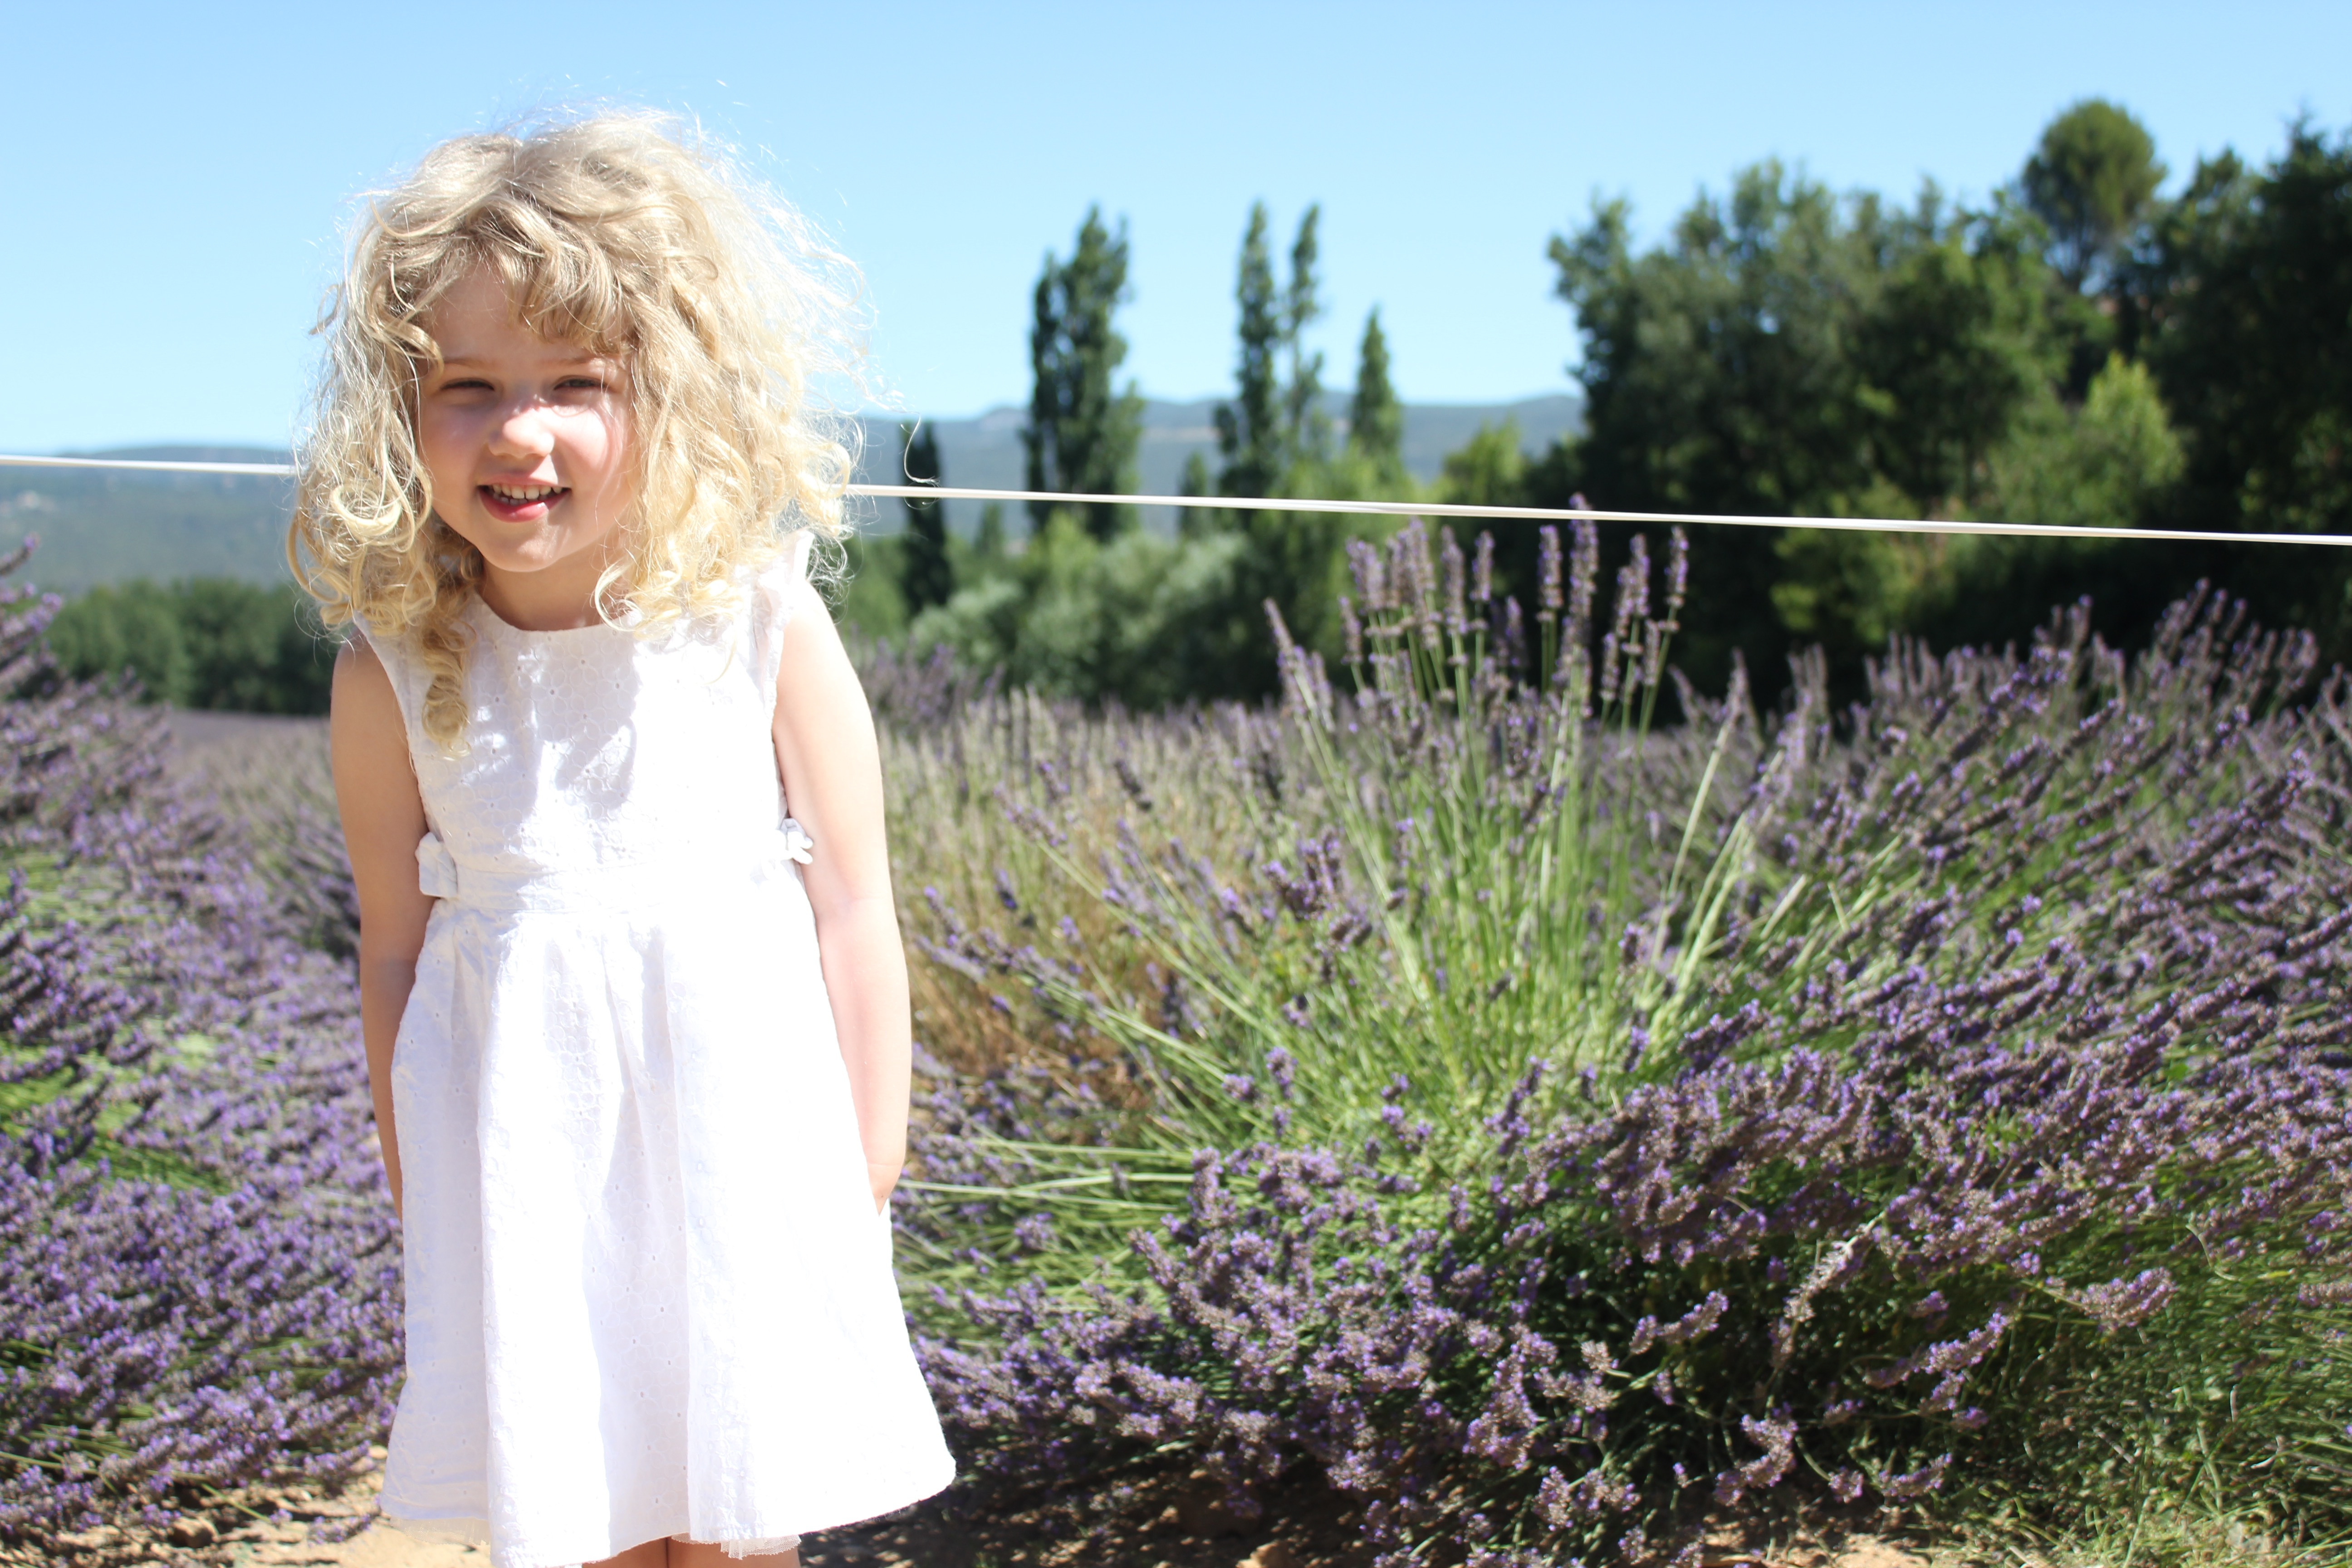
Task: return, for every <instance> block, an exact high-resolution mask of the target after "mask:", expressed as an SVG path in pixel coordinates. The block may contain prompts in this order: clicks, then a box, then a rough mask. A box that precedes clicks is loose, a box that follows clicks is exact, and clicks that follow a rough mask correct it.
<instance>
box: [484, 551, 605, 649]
mask: <svg viewBox="0 0 2352 1568" xmlns="http://www.w3.org/2000/svg"><path fill="white" fill-rule="evenodd" d="M608 564H610V563H609V562H608V561H607V560H606V559H605V552H603V551H601V550H583V551H581V552H578V553H577V554H573V555H567V556H565V557H563V558H562V560H560V561H556V562H553V563H550V564H549V565H546V566H543V567H541V568H540V569H539V570H538V571H536V572H509V571H502V570H500V569H499V567H496V566H491V565H488V564H485V565H484V567H483V568H482V576H481V581H480V582H479V583H478V584H477V586H476V591H477V592H478V593H479V594H480V595H482V603H483V604H484V605H487V606H488V609H489V611H490V613H491V614H492V615H494V616H498V617H499V619H500V620H502V621H504V622H506V624H507V625H509V626H512V627H514V628H515V629H516V630H517V631H525V632H565V631H572V630H575V629H577V628H579V627H581V626H595V625H597V624H598V623H599V622H601V621H602V620H603V619H604V617H603V616H600V615H598V614H597V613H596V579H597V578H598V577H600V576H602V575H603V574H604V568H605V567H606V566H607V565H608Z"/></svg>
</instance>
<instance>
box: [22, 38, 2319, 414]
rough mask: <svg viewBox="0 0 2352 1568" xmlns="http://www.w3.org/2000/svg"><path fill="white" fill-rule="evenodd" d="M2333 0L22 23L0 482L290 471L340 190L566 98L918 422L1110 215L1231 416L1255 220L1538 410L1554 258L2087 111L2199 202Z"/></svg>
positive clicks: (1346, 293) (1335, 343) (1144, 317)
mask: <svg viewBox="0 0 2352 1568" xmlns="http://www.w3.org/2000/svg"><path fill="white" fill-rule="evenodd" d="M2347 62H2352V5H2343V4H2342V3H2341V0H2336V3H2335V4H2327V5H2322V4H2263V3H2260V0H2242V3H2240V4H2237V5H2229V6H2222V5H2214V4H2211V3H2210V0H2207V3H2206V4H2202V5H2176V4H2163V3H2152V0H2140V3H2137V4H2125V5H2116V4H2080V5H2074V4H2063V3H2060V4H2053V3H2051V0H2037V3H2035V4H2030V5H2024V4H2009V3H2006V0H2002V3H1985V0H1979V3H1978V4H1974V5H1967V6H1959V5H1911V4H1897V5H1888V4H1885V3H1884V0H1882V3H1880V4H1875V5H1756V4H1753V3H1750V4H1741V5H1666V4H1652V5H1625V4H1622V3H1621V4H1616V5H1607V6H1599V5H1566V4H1553V5H1484V4H1476V3H1475V0H1453V3H1450V4H1445V5H1437V4H1426V5H1410V6H1408V5H1383V4H1374V3H1368V0H1355V3H1352V4H1342V5H1283V4H1279V3H1274V4H1268V3H1266V0H1256V3H1254V4H1241V5H1226V4H1219V3H1204V0H1193V3H1188V4H1183V5H1170V4H1161V5H1150V6H1144V5H1122V4H1116V3H1108V0H1093V3H1091V4H1080V5H1022V4H1013V3H1008V0H992V3H991V4H987V5H958V6H946V5H920V4H898V5H888V6H859V5H824V6H818V5H801V4H792V3H770V4H761V5H751V4H746V5H719V4H695V3H692V0H685V3H674V4H665V5H641V6H621V5H602V4H594V3H588V0H579V3H573V4H558V3H549V4H540V5H528V6H525V5H499V4H491V3H484V4H476V5H440V4H433V3H420V0H407V3H403V4H397V5H392V4H378V5H337V4H319V3H313V4H310V5H301V6H299V7H298V6H284V7H279V6H263V5H225V6H224V5H202V6H199V5H187V4H180V5H171V6H163V5H100V4H84V5H59V4H56V3H54V0H43V3H41V4H38V5H34V4H27V3H26V0H0V84H5V86H0V144H5V147H6V149H7V153H6V156H5V159H0V215H5V217H0V345H5V347H0V355H5V366H6V370H7V374H5V377H0V450H16V451H39V450H51V449H56V448H59V447H97V446H107V445H114V444H120V443H129V442H141V441H154V440H167V439H195V440H223V441H251V442H265V443H267V442H281V441H283V440H284V439H285V438H286V437H287V433H288V431H289V429H290V428H291V426H292V424H293V422H294V420H295V419H296V418H297V417H298V416H299V410H300V406H301V402H302V397H303V393H304V388H305V386H306V384H307V382H308V378H309V375H310V365H311V363H312V352H313V344H312V342H310V340H309V339H308V338H306V336H305V330H306V328H307V327H308V325H309V323H310V320H311V318H312V315H313V313H314V311H315V310H316V306H317V302H318V299H319V296H320V291H321V289H323V287H324V286H325V284H326V283H327V281H328V279H329V278H330V277H331V271H332V268H333V264H334V258H335V256H336V254H337V251H338V247H339V238H338V233H339V226H340V224H341V218H342V216H343V215H344V213H345V212H346V210H347V207H348V203H349V198H350V197H351V196H352V194H353V193H355V192H358V191H361V190H363V189H365V188H367V187H369V186H371V185H373V184H381V183H383V182H385V181H387V180H389V179H391V178H392V177H394V175H395V174H396V173H397V172H398V171H399V170H400V169H401V168H402V167H403V166H404V164H406V163H409V162H410V161H412V160H414V159H415V157H416V156H417V155H418V154H419V153H422V152H423V151H424V150H425V148H426V147H427V146H429V145H431V144H432V143H433V142H435V141H436V140H438V139H439V138H441V137H443V136H446V135H448V134H451V133H453V132H460V131H466V130H471V129H475V128H479V127H485V126H489V125H493V124H496V123H498V122H499V121H501V120H504V119H506V118H509V117H511V116H514V115H517V114H520V113H523V112H527V111H529V110H533V109H535V108H540V107H542V106H546V105H550V104H560V103H564V102H569V101H578V100H599V99H604V100H618V101H624V102H633V103H646V104H651V105H655V106H657V107H662V108H667V109H672V110H683V111H687V112H690V113H693V114H696V115H698V116H699V117H701V119H702V120H703V121H704V122H705V123H706V124H707V125H709V126H710V127H711V128H713V129H714V130H715V131H717V132H719V134H720V135H722V136H724V137H725V138H727V139H728V140H730V141H731V142H736V143H737V144H739V145H740V146H742V147H745V148H747V149H750V150H752V151H754V152H755V153H758V154H760V160H759V161H760V163H761V168H762V169H763V171H764V173H765V174H766V175H767V177H768V178H770V179H771V180H772V182H773V183H774V184H776V185H777V186H778V187H779V188H780V189H781V190H782V191H783V192H784V193H785V194H786V195H789V196H791V197H792V198H793V200H795V201H797V202H798V203H799V204H800V205H802V206H803V207H804V208H805V209H806V210H808V211H809V212H810V213H811V214H812V215H813V216H815V217H816V218H817V220H818V221H819V222H820V223H821V224H823V225H824V226H825V227H826V228H827V229H828V230H829V231H830V232H831V233H832V234H833V235H834V237H835V238H836V239H837V240H838V241H839V242H840V243H841V244H842V245H843V246H844V247H845V248H846V249H847V250H848V252H849V253H850V254H851V255H852V256H853V257H855V258H857V260H858V261H859V262H860V263H861V264H862V265H863V266H864V268H866V275H867V278H868V279H869V281H870V284H871V288H872V291H873V295H874V300H875V303H876V306H877V311H878V323H879V324H878V329H877V339H876V348H877V355H878V358H879V361H880V363H881V366H882V369H883V371H884V372H885V374H887V376H888V377H889V379H890V380H891V381H892V383H893V384H895V385H896V386H897V388H898V391H899V393H900V395H901V396H902V397H903V399H904V402H905V405H907V406H908V407H909V408H911V409H915V410H919V411H921V412H924V413H928V414H934V415H942V416H946V415H962V414H971V413H975V412H978V411H980V410H981V409H983V408H986V407H988V406H990V405H995V404H1000V403H1006V402H1017V401H1020V400H1022V399H1023V398H1024V397H1025V395H1026V391H1027V365H1026V358H1025V353H1026V351H1025V346H1024V327H1025V310H1026V306H1027V300H1028V293H1029V289H1030V287H1031V285H1032V283H1033V282H1034V279H1035V278H1036V274H1037V268H1038V263H1039V260H1040V258H1041V257H1042V255H1043V253H1044V252H1045V249H1046V248H1047V247H1062V248H1064V249H1065V250H1066V247H1067V246H1068V244H1069V241H1070V236H1071V232H1072V230H1073V229H1074V228H1075V227H1076V223H1077V220H1078V218H1079V216H1081V215H1082V214H1083V213H1084V211H1085V209H1086V207H1087V204H1088V203H1090V202H1097V201H1098V202H1100V203H1101V204H1102V205H1103V206H1104V208H1105V210H1106V211H1107V212H1108V213H1109V214H1111V215H1113V216H1118V215H1122V214H1123V215H1125V216H1127V217H1128V218H1129V222H1130V224H1131V226H1132V233H1133V240H1134V248H1135V265H1134V271H1133V280H1134V287H1135V299H1134V302H1133V304H1132V305H1131V306H1130V307H1129V309H1128V310H1127V311H1126V312H1125V313H1124V316H1123V324H1124V326H1125V329H1126V331H1127V333H1128V336H1129V340H1130V341H1131V342H1132V343H1133V345H1134V347H1133V353H1132V354H1131V355H1130V358H1129V368H1130V369H1131V370H1132V372H1133V373H1134V374H1135V375H1136V376H1137V377H1138V378H1139V381H1140V382H1141V384H1142V386H1143V388H1144V390H1145V391H1146V392H1147V393H1149V394H1150V395H1156V396H1167V397H1189V396H1200V395H1213V394H1215V393H1218V392H1220V391H1222V390H1223V389H1224V388H1225V387H1226V386H1227V385H1229V384H1230V374H1231V361H1232V353H1233V307H1232V300H1231V289H1232V280H1233V263H1234V250H1235V247H1236V245H1237V243H1238V241H1239V237H1240V234H1241V229H1242V225H1243V221H1244V216H1245V215H1246V213H1247V211H1248V208H1249V204H1250V202H1251V201H1252V200H1253V199H1255V198H1259V197H1263V198H1265V200H1266V201H1267V202H1268V203H1269V204H1270V205H1271V206H1272V209H1273V211H1274V214H1275V216H1276V224H1277V226H1278V227H1279V229H1280V232H1281V235H1282V237H1284V239H1285V240H1286V239H1287V236H1288V232H1289V229H1290V226H1292V225H1293V224H1295V222H1296V221H1297V215H1298V212H1299V210H1300V209H1301V207H1303V206H1304V205H1305V204H1306V203H1307V202H1309V201H1313V200H1318V199H1319V200H1320V201H1321V202H1322V203H1323V205H1324V228H1323V236H1324V238H1323V254H1324V260H1325V271H1326V277H1327V284H1328V287H1327V297H1328V302H1329V305H1330V317H1329V319H1328V321H1326V322H1325V324H1324V326H1323V328H1322V329H1321V331H1322V337H1323V343H1322V346H1323V347H1324V349H1325V350H1326V352H1327V353H1328V359H1329V363H1330V379H1331V380H1333V381H1335V382H1344V381H1345V380H1346V379H1347V378H1349V377H1350V376H1352V374H1353V367H1354V353H1355V341H1356V338H1357V335H1358V333H1359V332H1360V330H1361V326H1362V322H1363V317H1364V312H1365V311H1366V310H1368V309H1369V308H1370V306H1372V305H1373V304H1374V303H1375V302H1377V303H1378V304H1379V305H1380V306H1381V310H1382V314H1383V319H1384V321H1386V323H1387V326H1388V329H1389V332H1390V339H1391V349H1392V352H1393V355H1394V363H1395V375H1396V379H1397V382H1398V384H1399V387H1400V389H1401V390H1402V392H1403V394H1404V395H1405V396H1406V397H1407V398H1409V399H1412V400H1414V401H1423V402H1479V401H1488V400H1494V399H1501V398H1507V397H1514V396H1520V395H1529V394H1535V393H1540V392H1546V391H1557V390H1560V389H1562V388H1564V387H1565V386H1566V385H1567V384H1568V380H1567V371H1566V368H1565V367H1566V365H1567V364H1568V363H1569V362H1570V360H1571V359H1572V358H1573V357H1574V356H1575V352H1576V345H1575V338H1574V334H1573V332H1572V331H1571V324H1570V320H1569V316H1568V312H1567V310H1566V309H1565V308H1564V307H1563V306H1561V305H1560V304H1559V302H1558V301H1557V300H1554V299H1553V298H1552V296H1551V286H1552V272H1551V268H1550V267H1549V263H1547V261H1546V260H1545V258H1544V247H1545V243H1546V241H1547V239H1548V238H1549V237H1550V236H1551V235H1552V234H1554V233H1556V232H1559V231H1560V230H1561V229H1563V228H1565V227H1568V226H1572V225H1573V224H1575V223H1577V222H1578V221H1580V219H1581V217H1582V216H1583V215H1584V214H1585V213H1586V211H1587V210H1588V208H1589V204H1590V202H1591V197H1592V195H1594V193H1595V192H1603V193H1609V194H1622V195H1628V196H1630V197H1631V198H1632V199H1633V203H1634V205H1635V208H1636V216H1637V221H1638V222H1639V223H1640V224H1641V226H1642V228H1643V232H1644V233H1646V234H1652V235H1654V234H1655V233H1656V232H1658V230H1659V228H1660V227H1661V226H1663V225H1664V222H1665V221H1666V220H1667V219H1668V218H1669V217H1670V216H1672V215H1673V214H1674V213H1675V211H1676V210H1678V209H1679V208H1681V207H1682V206H1683V205H1685V204H1686V203H1687V202H1688V201H1689V200H1690V199H1691V197H1692V195H1694V194H1695V193H1696V191H1697V190H1698V189H1699V188H1700V187H1702V186H1707V187H1710V188H1714V189H1717V190H1720V189H1722V188H1723V186H1724V184H1725V183H1726V180H1727V176H1728V174H1730V172H1731V171H1732V170H1734V169H1736V168H1737V167H1738V166H1739V165H1741V164H1744V163H1748V162H1750V161H1752V160H1755V159H1758V158H1760V157H1765V156H1768V155H1778V156H1780V157H1781V158H1783V159H1785V160H1788V161H1790V162H1791V163H1803V164H1804V165H1805V166H1806V167H1807V168H1808V169H1810V170H1811V173H1813V174H1816V175H1817V176H1819V177H1821V178H1822V179H1824V180H1826V181H1828V182H1829V183H1830V184H1833V185H1835V186H1838V187H1841V188H1844V187H1853V186H1871V187H1875V188H1879V189H1884V190H1888V191H1891V192H1895V193H1899V194H1902V195H1908V194H1910V193H1911V192H1912V191H1913V190H1915V189H1916V186H1917V184H1918V182H1919V180H1920V179H1921V177H1922V176H1926V175H1933V176H1934V177H1935V178H1937V180H1938V181H1940V182H1941V183H1942V184H1944V185H1945V186H1946V187H1947V188H1948V189H1949V190H1952V191H1954V192H1956V193H1958V195H1962V196H1963V197H1974V198H1981V197H1982V196H1983V195H1985V194H1986V193H1987V192H1989V191H1990V189H1992V188H1993V187H1994V186H1996V185H1997V184H2000V183H2001V182H2003V181H2004V180H2007V179H2008V178H2010V177H2011V175H2012V174H2014V172H2015V171H2016V169H2017V168H2018V166H2019V165H2020V164H2021V163H2022V161H2023V159H2024V157H2025V155H2026V153H2027V152H2028V150H2029V149H2030V148H2031V147H2032V142H2033V140H2034V138H2035V136H2036V135H2037V134H2038V132H2040V130H2041V127H2042V124H2043V123H2044V122H2045V121H2047V120H2048V119H2049V118H2050V117H2051V115H2052V114H2053V113H2054V112H2056V111H2057V110H2060V109H2062V108H2063V107H2064V106H2065V105H2066V104H2068V103H2069V102H2072V101H2073V100H2075V99H2077V98H2081V97H2084V96H2086V95H2091V94H2102V95H2105V96H2108V97H2112V98H2115V99H2117V100H2121V101H2122V102H2124V103H2125V104H2126V105H2127V106H2129V107H2130V108H2131V109H2132V110H2134V111H2136V112H2137V113H2138V114H2139V115H2140V116H2141V117H2142V118H2143V119H2144V120H2145V121H2147V123H2148V125H2149V127H2150V128H2151V129H2152V130H2153V131H2154V132H2155V134H2156V138H2157V142H2158V150H2159V153H2161V155H2162V156H2163V157H2164V158H2165V159H2166V160H2167V162H2168V163H2169V164H2170V165H2171V167H2172V169H2173V170H2174V172H2175V181H2174V183H2175V184H2178V181H2179V176H2181V175H2183V174H2186V173H2187V171H2188V170H2189V167H2190V166H2191V165H2192V164H2193V163H2194V162H2195V161H2196V159H2197V157H2198V155H2199V154H2200V153H2213V152H2216V151H2219V150H2220V149H2221V148H2222V147H2223V146H2225V145H2234V146H2235V147H2237V148H2238V149H2239V150H2240V152H2242V153H2246V154H2249V155H2252V156H2256V157H2266V156H2268V155H2270V154H2272V153H2274V152H2275V151H2276V150H2277V148H2278V147H2279V146H2280V144H2281V142H2282V141H2283V139H2284V125H2285V123H2286V122H2287V121H2289V120H2290V119H2291V118H2293V117H2294V115H2295V114H2296V113H2297V112H2298V111H2302V110H2308V111H2309V112H2310V113H2311V114H2312V116H2313V117H2314V118H2315V121H2317V122H2318V123H2319V124H2320V125H2322V126H2324V127H2326V128H2327V129H2328V130H2330V131H2331V132H2336V131H2341V130H2343V129H2344V128H2346V127H2347V125H2352V71H2347V68H2346V67H2347Z"/></svg>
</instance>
